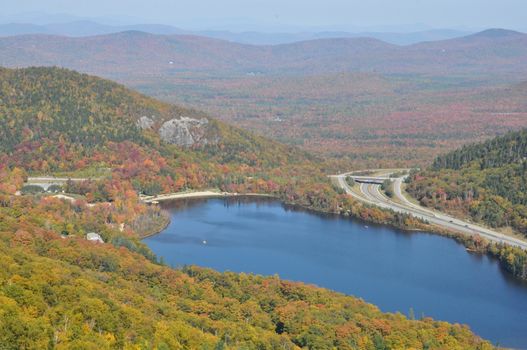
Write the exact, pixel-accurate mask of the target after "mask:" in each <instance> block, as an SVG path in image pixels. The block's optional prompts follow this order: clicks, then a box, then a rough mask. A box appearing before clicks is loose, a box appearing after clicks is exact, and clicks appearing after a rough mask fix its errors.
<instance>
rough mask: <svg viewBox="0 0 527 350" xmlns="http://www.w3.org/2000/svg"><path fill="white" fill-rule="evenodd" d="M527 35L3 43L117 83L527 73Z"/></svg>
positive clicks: (13, 54)
mask: <svg viewBox="0 0 527 350" xmlns="http://www.w3.org/2000/svg"><path fill="white" fill-rule="evenodd" d="M526 58H527V35H526V34H522V33H518V32H513V31H505V30H499V29H494V30H488V31H485V32H481V33H477V34H474V35H470V36H466V37H463V38H455V39H450V40H444V41H438V42H427V43H419V44H414V45H410V46H406V47H401V46H396V45H391V44H387V43H385V42H382V41H380V40H376V39H370V38H342V39H319V40H312V41H305V42H299V43H292V44H283V45H276V46H252V45H243V44H237V43H232V42H228V41H222V40H217V39H210V38H204V37H197V36H177V35H154V34H147V33H143V32H136V31H129V32H123V33H114V34H108V35H101V36H94V37H83V38H69V37H58V36H51V35H24V36H14V37H6V38H0V65H3V66H7V67H24V66H32V65H58V66H62V67H66V68H72V69H77V70H81V71H83V72H89V73H97V74H99V75H104V76H107V77H113V78H117V77H119V76H120V75H121V74H127V75H130V76H137V75H139V74H147V75H156V74H177V73H180V72H207V73H214V74H226V73H229V74H234V73H236V74H247V73H257V74H268V75H273V74H284V73H287V74H321V73H335V72H353V71H363V72H373V71H377V72H381V73H390V74H395V73H412V74H447V73H448V74H464V75H467V74H478V73H484V74H488V73H489V69H491V71H492V72H493V73H495V74H508V75H511V74H525V73H526V72H527V64H526V63H525V62H527V60H526Z"/></svg>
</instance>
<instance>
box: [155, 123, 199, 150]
mask: <svg viewBox="0 0 527 350" xmlns="http://www.w3.org/2000/svg"><path fill="white" fill-rule="evenodd" d="M208 123H209V121H208V120H207V119H206V118H202V119H193V118H188V117H180V118H178V119H171V120H169V121H167V122H165V123H164V124H163V125H162V126H161V128H159V136H161V139H163V141H165V142H168V143H171V144H175V145H178V146H182V147H192V146H196V145H197V146H203V145H206V144H207V143H209V140H207V138H206V135H207V124H208Z"/></svg>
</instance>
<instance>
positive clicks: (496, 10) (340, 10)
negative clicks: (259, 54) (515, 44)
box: [0, 0, 527, 31]
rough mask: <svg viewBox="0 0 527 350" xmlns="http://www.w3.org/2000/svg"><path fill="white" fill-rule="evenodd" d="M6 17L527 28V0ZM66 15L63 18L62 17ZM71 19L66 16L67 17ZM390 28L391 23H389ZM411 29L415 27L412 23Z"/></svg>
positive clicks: (146, 0) (102, 0)
mask: <svg viewBox="0 0 527 350" xmlns="http://www.w3.org/2000/svg"><path fill="white" fill-rule="evenodd" d="M0 2H3V4H1V7H2V13H1V14H0V18H1V20H2V21H3V22H6V21H9V20H10V19H12V20H13V21H18V19H19V18H20V16H19V17H17V16H14V15H15V14H20V13H28V12H31V13H33V12H37V13H46V14H68V15H74V16H79V17H89V18H106V19H112V20H114V19H121V20H126V21H128V22H136V23H139V22H142V23H147V22H148V23H163V24H170V25H174V26H179V27H184V28H188V29H218V28H222V27H224V28H226V29H234V30H237V29H257V28H258V27H261V28H263V27H265V28H267V29H269V30H273V29H277V30H280V29H284V28H288V27H290V28H307V27H325V28H331V27H334V28H335V29H353V28H356V27H380V26H388V27H389V26H400V25H415V24H422V25H426V26H428V27H433V28H479V29H483V28H491V27H492V28H497V27H500V28H508V29H516V30H524V31H525V30H526V29H527V0H188V1H180V0H1V1H0ZM57 18H61V17H57ZM64 18H66V17H64ZM388 29H390V28H388ZM409 30H412V28H411V27H410V28H409Z"/></svg>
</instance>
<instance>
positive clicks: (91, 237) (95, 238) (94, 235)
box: [86, 232, 104, 243]
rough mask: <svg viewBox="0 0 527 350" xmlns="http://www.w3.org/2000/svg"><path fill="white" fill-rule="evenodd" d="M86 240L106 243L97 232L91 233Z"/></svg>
mask: <svg viewBox="0 0 527 350" xmlns="http://www.w3.org/2000/svg"><path fill="white" fill-rule="evenodd" d="M86 239H87V240H88V241H90V242H97V243H104V240H103V239H102V237H101V235H100V234H98V233H95V232H90V233H88V234H87V235H86Z"/></svg>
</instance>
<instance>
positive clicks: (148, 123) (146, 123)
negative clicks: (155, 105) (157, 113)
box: [137, 116, 154, 130]
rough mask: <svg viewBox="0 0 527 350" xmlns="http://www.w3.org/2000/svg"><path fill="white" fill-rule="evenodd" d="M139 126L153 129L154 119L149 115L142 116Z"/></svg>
mask: <svg viewBox="0 0 527 350" xmlns="http://www.w3.org/2000/svg"><path fill="white" fill-rule="evenodd" d="M137 126H138V127H139V128H141V129H143V130H146V129H151V128H152V127H153V126H154V119H152V118H149V117H147V116H142V117H141V118H139V120H138V121H137Z"/></svg>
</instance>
